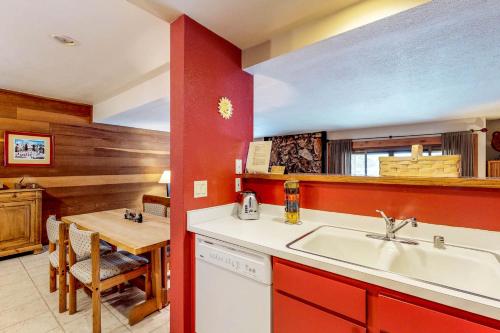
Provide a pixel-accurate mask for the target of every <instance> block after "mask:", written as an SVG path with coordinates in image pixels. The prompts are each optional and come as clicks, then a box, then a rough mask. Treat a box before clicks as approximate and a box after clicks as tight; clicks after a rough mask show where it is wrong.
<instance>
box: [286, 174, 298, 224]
mask: <svg viewBox="0 0 500 333" xmlns="http://www.w3.org/2000/svg"><path fill="white" fill-rule="evenodd" d="M284 187H285V223H288V224H300V205H299V199H300V195H299V192H300V191H299V181H298V180H287V181H286V182H285V184H284Z"/></svg>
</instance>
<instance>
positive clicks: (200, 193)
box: [194, 180, 208, 198]
mask: <svg viewBox="0 0 500 333" xmlns="http://www.w3.org/2000/svg"><path fill="white" fill-rule="evenodd" d="M207 187H208V185H207V181H206V180H195V181H194V197H195V198H205V197H206V196H207V194H208V188H207Z"/></svg>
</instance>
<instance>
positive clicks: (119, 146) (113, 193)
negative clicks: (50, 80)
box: [0, 89, 170, 242]
mask: <svg viewBox="0 0 500 333" xmlns="http://www.w3.org/2000/svg"><path fill="white" fill-rule="evenodd" d="M91 119H92V107H91V106H89V105H82V104H75V103H69V102H64V101H58V100H53V99H47V98H43V97H38V96H32V95H27V94H23V93H17V92H10V91H5V90H1V89H0V137H1V139H0V140H1V141H3V134H4V131H6V130H11V131H25V132H38V133H51V134H52V135H54V138H55V139H54V140H55V163H54V166H53V167H50V168H36V167H22V168H15V167H9V168H6V167H3V163H2V165H0V180H1V181H3V182H4V183H5V184H7V185H9V186H10V187H12V186H13V184H14V183H15V182H18V181H19V180H20V179H21V178H22V177H26V178H25V181H27V182H36V183H40V184H41V185H42V186H44V187H45V188H46V191H44V196H43V213H42V215H43V221H44V222H43V224H44V225H43V228H42V231H43V242H46V241H47V238H46V233H45V220H46V219H47V217H48V215H50V214H56V215H57V216H58V217H61V216H64V215H74V214H83V213H89V212H94V211H99V210H107V209H116V208H123V207H129V208H135V207H137V208H140V207H141V200H142V195H143V194H156V195H163V194H164V190H165V188H164V186H163V185H161V184H158V180H159V178H160V176H161V173H162V172H163V171H164V170H165V169H169V168H170V135H169V133H165V132H158V131H150V130H142V129H135V128H130V127H121V126H113V125H104V124H93V123H91ZM1 141H0V142H1ZM3 151H4V147H3V144H0V156H3Z"/></svg>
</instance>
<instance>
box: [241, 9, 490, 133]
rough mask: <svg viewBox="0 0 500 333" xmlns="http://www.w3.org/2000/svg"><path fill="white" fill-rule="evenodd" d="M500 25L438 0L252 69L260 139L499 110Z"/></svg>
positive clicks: (484, 14) (486, 14)
mask: <svg viewBox="0 0 500 333" xmlns="http://www.w3.org/2000/svg"><path fill="white" fill-rule="evenodd" d="M498 22H500V1H488V0H468V1H454V0H436V1H432V2H430V3H428V4H424V5H421V6H418V7H415V8H413V9H410V10H408V11H405V12H402V13H400V14H397V15H394V16H390V17H387V18H385V19H382V20H379V21H376V22H374V23H371V24H369V25H365V26H362V27H360V28H357V29H354V30H351V31H348V32H345V33H342V34H340V35H337V36H334V37H332V38H329V39H327V40H324V41H322V42H319V43H316V44H314V45H311V46H308V47H305V48H302V49H300V50H297V51H294V52H291V53H288V54H285V55H282V56H279V57H277V58H274V59H271V60H269V61H266V62H263V63H260V64H258V65H255V66H252V67H251V68H250V69H248V70H249V71H250V72H251V73H253V74H254V75H255V78H254V79H255V122H254V124H255V128H254V133H255V136H256V137H262V136H270V135H278V134H286V133H298V132H308V131H315V130H343V129H352V128H367V127H376V126H387V125H398V124H410V123H416V122H418V123H420V122H432V121H437V120H444V119H456V118H471V117H488V118H494V117H498V116H500V79H499V78H498V73H500V61H499V59H500V25H499V24H498Z"/></svg>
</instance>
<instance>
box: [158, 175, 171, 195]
mask: <svg viewBox="0 0 500 333" xmlns="http://www.w3.org/2000/svg"><path fill="white" fill-rule="evenodd" d="M158 183H160V184H167V197H170V170H165V171H163V174H162V175H161V178H160V181H159V182H158Z"/></svg>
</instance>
